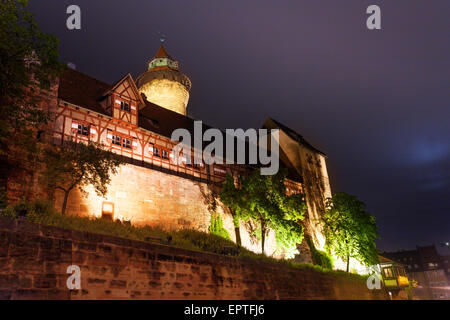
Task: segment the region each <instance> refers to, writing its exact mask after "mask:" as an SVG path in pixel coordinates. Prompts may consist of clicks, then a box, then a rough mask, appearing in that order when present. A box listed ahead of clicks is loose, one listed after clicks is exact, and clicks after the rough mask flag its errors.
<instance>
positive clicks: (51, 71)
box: [0, 0, 63, 165]
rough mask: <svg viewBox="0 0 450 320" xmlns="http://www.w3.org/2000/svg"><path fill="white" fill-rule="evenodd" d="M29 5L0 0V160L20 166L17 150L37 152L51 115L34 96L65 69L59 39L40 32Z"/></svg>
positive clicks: (31, 153) (18, 1)
mask: <svg viewBox="0 0 450 320" xmlns="http://www.w3.org/2000/svg"><path fill="white" fill-rule="evenodd" d="M27 4H28V1H27V0H3V1H0V39H1V41H0V61H1V72H0V157H2V158H3V159H2V161H8V162H10V165H12V163H14V164H15V165H20V161H14V160H13V159H15V157H13V156H12V155H11V152H14V151H16V150H17V149H20V154H24V153H25V152H26V154H27V157H32V156H33V155H35V154H36V153H37V145H36V143H35V132H36V130H37V129H38V128H40V127H41V126H42V125H45V123H46V122H47V120H48V114H47V113H46V112H44V111H43V110H41V108H40V106H39V105H38V104H39V102H40V101H39V100H38V99H37V98H34V97H32V95H33V93H37V92H38V91H39V90H46V89H49V88H50V85H51V83H52V82H53V81H54V80H55V79H56V77H57V76H58V74H59V73H60V72H61V71H62V70H63V66H62V64H61V63H60V62H59V61H58V50H57V46H58V41H57V39H56V38H55V37H53V36H50V35H47V34H45V33H43V32H41V31H40V30H39V28H38V26H37V25H36V24H35V22H34V19H33V15H32V14H31V13H29V12H28V11H27V8H26V7H27ZM16 162H17V163H16Z"/></svg>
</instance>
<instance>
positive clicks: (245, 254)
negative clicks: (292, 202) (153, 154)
mask: <svg viewBox="0 0 450 320" xmlns="http://www.w3.org/2000/svg"><path fill="white" fill-rule="evenodd" d="M24 208H25V209H27V214H26V215H25V219H26V220H27V221H29V222H33V223H37V224H41V225H47V226H54V227H60V228H64V229H69V230H78V231H86V232H91V233H97V234H105V235H111V236H116V237H121V238H127V239H131V240H138V241H146V239H147V238H148V237H153V238H160V239H162V243H163V244H166V245H170V246H174V247H179V248H184V249H188V250H196V251H206V252H210V253H216V254H227V253H228V251H227V250H224V248H225V247H232V246H234V245H235V244H234V243H233V242H232V241H230V240H227V239H224V238H222V237H219V236H217V235H214V234H210V233H205V232H200V231H195V230H186V229H185V230H180V231H170V232H169V231H164V230H162V229H161V228H158V227H150V226H144V227H135V226H132V225H130V224H126V223H122V222H120V221H111V220H106V219H101V218H88V217H78V216H68V215H62V214H60V213H58V212H57V211H56V210H55V209H54V208H53V205H52V203H51V202H47V201H43V200H37V201H33V202H27V201H25V200H21V201H20V202H18V203H16V204H15V205H9V206H8V207H7V208H6V209H5V210H2V211H0V217H6V218H17V216H18V215H19V213H20V211H21V210H22V209H24ZM169 236H170V237H171V239H172V240H171V241H170V242H169V241H168V240H167V239H168V237H169ZM237 258H239V259H243V260H246V259H252V260H255V259H256V260H261V261H263V262H265V263H273V264H283V265H286V266H289V267H292V268H299V269H311V270H314V271H316V272H323V273H327V274H332V275H335V276H338V277H353V278H355V279H360V280H361V281H365V280H366V278H365V277H361V276H358V275H347V274H346V273H345V272H341V271H334V270H327V269H324V268H322V267H320V266H318V265H309V264H298V263H295V262H293V261H291V260H278V259H274V258H271V257H267V256H265V255H262V254H256V253H253V252H251V251H248V250H246V249H245V248H242V247H241V248H240V251H239V254H238V256H237Z"/></svg>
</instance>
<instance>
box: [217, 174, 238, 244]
mask: <svg viewBox="0 0 450 320" xmlns="http://www.w3.org/2000/svg"><path fill="white" fill-rule="evenodd" d="M220 201H222V203H223V204H224V205H226V206H227V207H228V210H230V213H231V216H232V217H233V224H234V233H235V235H236V244H237V245H239V246H240V245H241V244H242V243H241V232H240V229H239V221H240V212H241V208H242V204H241V203H240V201H242V193H241V191H240V190H239V189H238V188H237V187H236V185H235V181H234V179H233V177H232V176H231V175H229V174H227V176H226V177H225V183H224V185H223V187H222V192H221V193H220Z"/></svg>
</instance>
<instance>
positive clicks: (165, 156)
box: [161, 149, 169, 160]
mask: <svg viewBox="0 0 450 320" xmlns="http://www.w3.org/2000/svg"><path fill="white" fill-rule="evenodd" d="M161 158H163V159H166V160H169V151H167V150H164V149H163V150H161Z"/></svg>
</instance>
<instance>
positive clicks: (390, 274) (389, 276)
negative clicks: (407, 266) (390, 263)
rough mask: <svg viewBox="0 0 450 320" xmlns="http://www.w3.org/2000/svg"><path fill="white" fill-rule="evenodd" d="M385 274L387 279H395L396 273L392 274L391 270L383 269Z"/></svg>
mask: <svg viewBox="0 0 450 320" xmlns="http://www.w3.org/2000/svg"><path fill="white" fill-rule="evenodd" d="M383 273H384V276H385V277H386V278H393V277H394V273H393V272H392V269H391V268H384V269H383Z"/></svg>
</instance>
